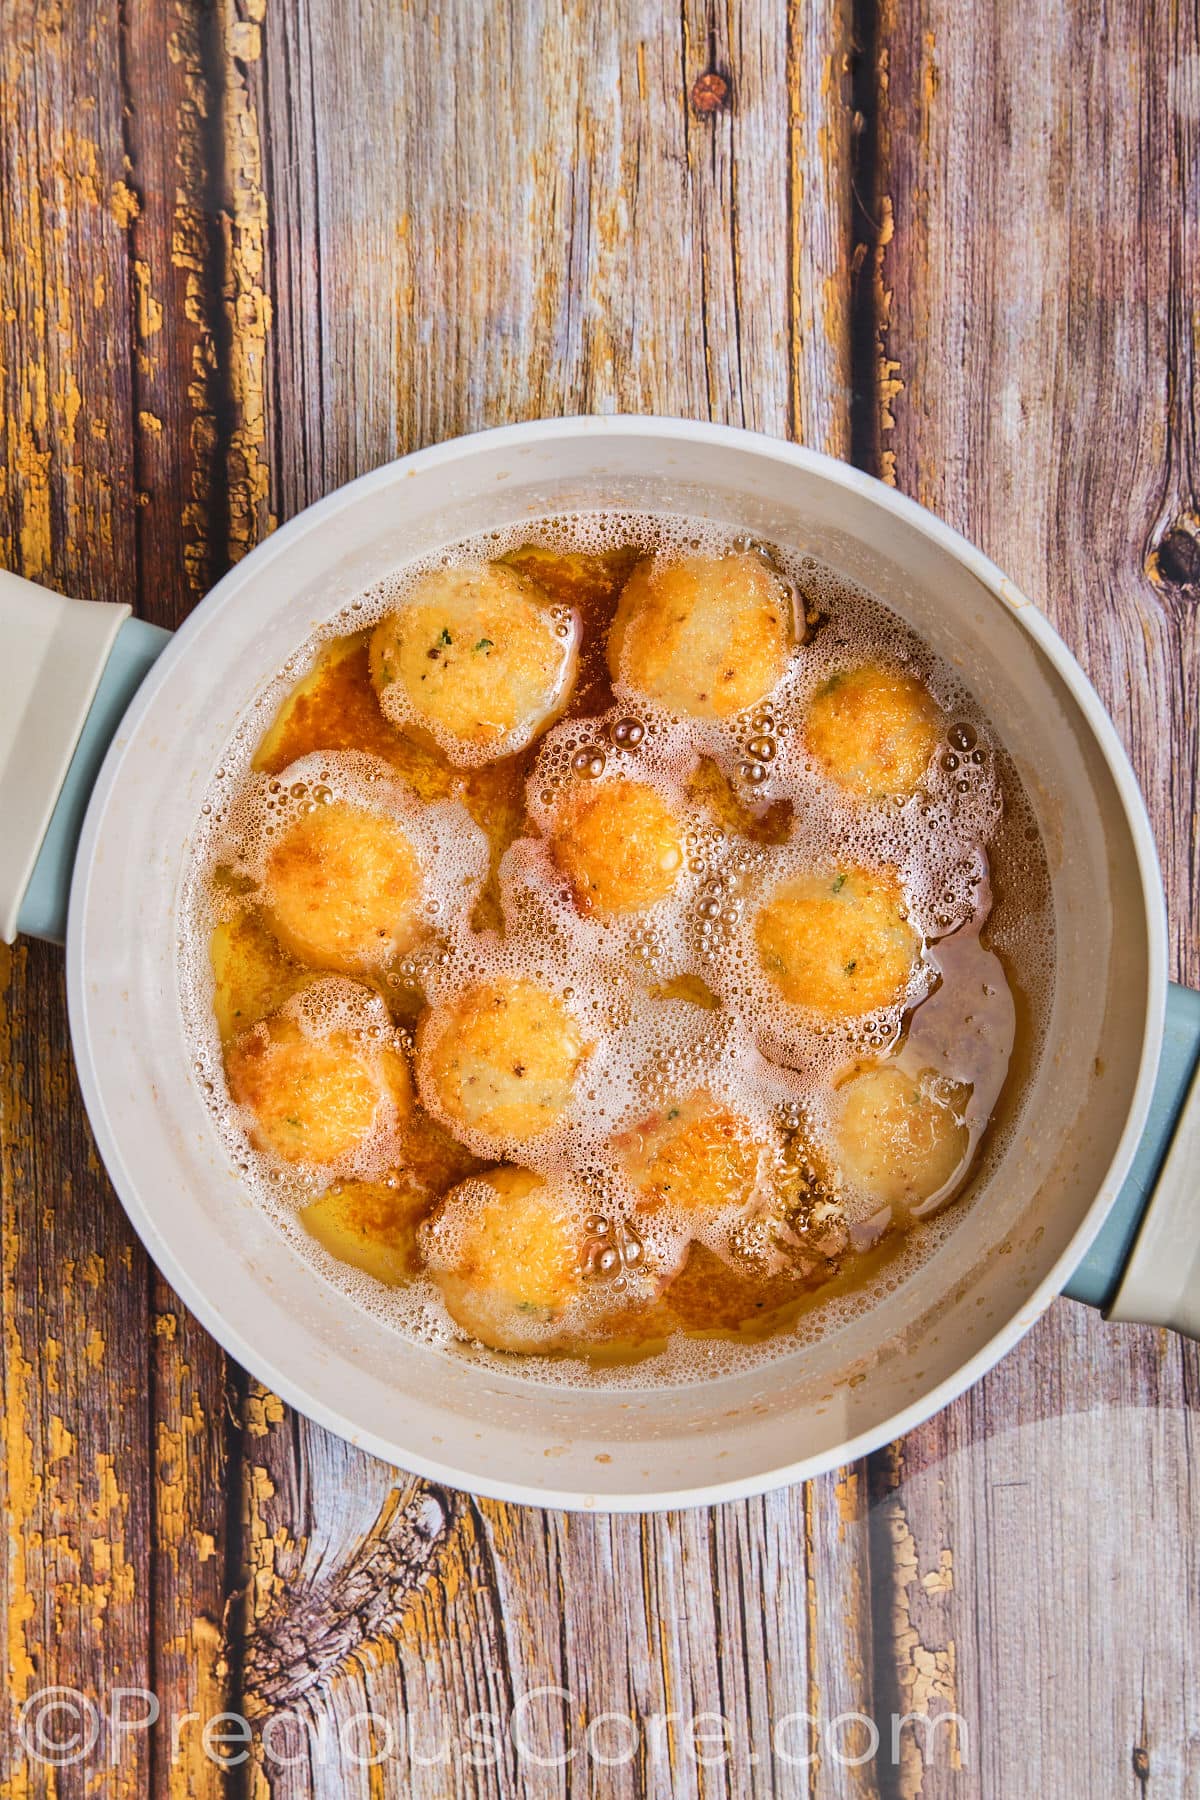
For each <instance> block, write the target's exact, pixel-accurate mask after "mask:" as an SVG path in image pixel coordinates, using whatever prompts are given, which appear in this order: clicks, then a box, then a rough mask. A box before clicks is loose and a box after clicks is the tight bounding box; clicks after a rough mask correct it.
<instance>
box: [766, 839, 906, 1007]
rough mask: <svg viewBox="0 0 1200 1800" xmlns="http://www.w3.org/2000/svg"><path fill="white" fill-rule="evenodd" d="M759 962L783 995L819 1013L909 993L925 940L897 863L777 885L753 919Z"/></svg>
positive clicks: (885, 1002)
mask: <svg viewBox="0 0 1200 1800" xmlns="http://www.w3.org/2000/svg"><path fill="white" fill-rule="evenodd" d="M754 936H755V942H756V944H757V946H758V957H759V962H760V964H761V966H762V968H763V970H764V972H765V973H766V975H767V976H768V977H769V979H770V980H771V981H772V982H773V983H774V985H775V986H776V987H777V988H778V990H779V992H780V993H781V994H782V995H783V998H784V999H785V1000H787V1001H789V1002H790V1003H791V1004H792V1005H793V1006H804V1007H807V1008H809V1010H810V1011H812V1012H814V1013H816V1014H818V1016H819V1017H820V1018H822V1019H845V1018H853V1017H856V1016H858V1015H861V1014H863V1013H869V1012H874V1011H875V1010H876V1009H877V1008H879V1007H886V1006H895V1005H896V1004H897V1003H898V1002H899V1001H900V1000H902V999H903V998H904V994H905V991H906V989H907V987H908V984H909V981H910V980H911V978H912V973H913V969H914V967H915V965H916V961H917V957H918V956H919V954H920V949H921V941H920V939H919V938H918V936H917V934H916V932H915V931H914V930H913V928H912V926H911V925H910V924H909V923H908V920H907V919H906V918H905V916H904V891H903V889H902V888H901V886H900V883H899V880H898V879H897V877H896V874H895V871H894V870H880V871H878V872H874V873H873V872H871V871H870V870H867V869H838V870H836V871H834V872H832V873H830V872H825V873H811V874H807V875H800V876H797V877H796V878H795V879H794V880H791V881H785V882H783V883H782V884H781V885H780V886H779V887H777V888H776V889H775V891H774V893H773V894H771V895H770V897H769V898H768V899H767V901H766V902H765V904H764V905H763V907H762V908H761V910H760V911H759V914H758V918H757V920H756V921H755V926H754Z"/></svg>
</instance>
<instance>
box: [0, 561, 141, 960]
mask: <svg viewBox="0 0 1200 1800" xmlns="http://www.w3.org/2000/svg"><path fill="white" fill-rule="evenodd" d="M9 579H11V578H9ZM0 597H2V596H0ZM47 598H49V596H47ZM54 598H55V600H56V601H57V600H58V596H55V597H54ZM59 604H60V605H61V604H62V602H61V601H60V602H59ZM66 604H67V605H68V606H77V605H78V606H83V607H84V608H85V610H86V612H87V613H90V614H95V613H98V612H100V610H101V609H100V607H98V606H97V605H96V604H95V603H94V602H91V603H88V602H78V601H72V602H67V603H66ZM3 623H4V619H3V613H2V612H0V624H3ZM64 624H65V625H66V626H67V627H68V630H69V629H70V627H71V625H72V624H73V615H70V614H68V615H66V616H65V618H64ZM170 638H171V633H170V632H169V631H164V630H163V629H162V628H161V626H158V625H148V624H147V623H146V621H145V620H144V619H133V618H129V617H126V618H125V619H124V620H123V621H120V622H117V629H116V632H115V635H113V636H112V637H111V638H110V640H109V642H107V643H104V644H102V645H99V646H97V648H96V652H95V654H96V657H97V660H98V659H99V657H101V656H103V658H104V661H103V663H102V665H101V667H100V668H99V669H98V670H97V671H96V673H95V676H94V679H93V686H92V698H91V704H90V705H88V706H87V710H86V713H85V714H84V716H83V718H82V722H81V723H77V724H76V726H75V727H74V729H76V730H77V732H78V735H77V736H76V737H75V740H74V749H73V750H72V749H71V746H70V743H66V744H65V745H63V746H62V749H63V753H64V757H65V756H69V758H70V760H69V761H68V762H67V764H66V769H65V772H59V773H57V774H55V773H53V772H51V771H49V770H47V769H44V768H39V767H37V766H35V765H36V763H37V761H38V760H39V758H38V753H39V751H40V749H41V748H43V747H44V739H43V740H42V741H41V742H39V739H38V733H39V732H40V731H41V730H42V722H41V716H40V714H39V710H38V709H36V708H31V709H30V713H29V722H28V728H27V732H28V735H27V739H26V744H27V747H28V750H29V752H30V753H31V754H30V767H29V768H28V770H27V771H23V770H22V768H21V767H20V763H21V760H22V758H23V757H24V755H25V747H23V745H22V741H21V740H20V739H19V738H18V740H17V742H16V744H15V745H14V747H13V751H12V753H11V757H10V762H9V765H8V770H7V773H8V774H9V776H10V777H11V778H13V779H14V780H15V781H16V782H17V784H18V786H19V785H21V778H22V775H23V774H24V776H25V785H26V786H27V787H28V786H36V784H37V783H38V782H39V780H41V781H44V780H46V779H49V780H50V781H51V782H58V783H59V784H60V785H58V787H57V798H56V799H55V798H53V797H48V798H47V800H46V810H48V811H49V819H48V822H47V824H46V826H45V830H44V833H43V835H42V839H41V845H40V848H38V850H37V854H36V858H35V859H34V861H33V867H32V870H31V872H30V873H29V875H28V879H27V881H26V884H25V890H24V894H23V895H22V896H21V897H20V898H19V900H17V903H16V930H17V931H18V932H23V933H25V934H26V935H27V936H28V937H40V938H48V939H49V940H50V941H51V942H52V943H55V944H61V943H63V942H64V940H65V938H66V931H67V896H68V894H69V893H70V891H71V871H72V869H73V868H74V866H75V851H76V848H77V847H78V844H79V833H80V831H81V829H82V827H83V815H84V813H85V812H86V811H87V803H88V799H89V797H90V795H91V792H92V788H93V786H94V785H95V781H96V776H97V774H98V772H99V769H100V764H101V763H102V762H103V760H104V754H105V752H106V751H107V749H108V746H109V744H110V743H111V742H112V740H113V738H114V737H115V736H116V733H117V729H118V727H119V725H120V723H121V720H122V718H123V717H124V716H125V711H126V709H127V707H128V705H129V702H130V701H131V700H132V699H133V696H134V694H135V693H136V692H137V690H138V688H139V687H140V686H141V684H142V680H143V678H144V677H145V675H146V673H147V671H148V670H149V669H150V667H151V665H152V664H153V663H154V662H155V661H156V659H157V657H158V655H159V653H160V652H161V651H162V650H163V648H164V647H165V646H166V644H168V643H169V642H170ZM4 640H5V633H4V632H3V631H0V655H3V654H4V653H5V649H6V645H5V641H4ZM53 660H54V659H53V658H51V659H50V662H51V664H52V663H53ZM46 674H47V676H48V677H49V678H50V679H53V678H54V669H53V667H52V666H48V667H47V668H46ZM67 728H68V729H71V727H70V725H69V724H68V727H67ZM14 765H15V766H14Z"/></svg>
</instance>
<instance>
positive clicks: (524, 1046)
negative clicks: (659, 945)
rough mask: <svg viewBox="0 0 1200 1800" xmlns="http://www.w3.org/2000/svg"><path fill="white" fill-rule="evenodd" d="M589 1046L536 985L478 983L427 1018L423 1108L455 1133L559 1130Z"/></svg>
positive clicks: (516, 1134) (421, 1061)
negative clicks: (425, 1102) (426, 1106)
mask: <svg viewBox="0 0 1200 1800" xmlns="http://www.w3.org/2000/svg"><path fill="white" fill-rule="evenodd" d="M589 1048H590V1046H588V1045H587V1044H585V1043H584V1040H583V1034H582V1033H581V1031H580V1029H579V1026H578V1025H577V1024H576V1022H575V1020H574V1019H573V1018H572V1017H571V1014H570V1013H569V1012H568V1011H567V1008H566V1007H565V1005H564V1004H563V1002H562V1001H561V1000H560V999H559V998H558V996H557V995H556V994H552V993H550V992H549V991H548V989H546V988H544V987H540V986H539V985H538V984H537V982H534V981H525V980H516V979H513V978H502V979H498V980H493V981H480V982H476V983H475V984H474V985H473V986H471V987H468V988H464V989H463V991H462V992H461V993H459V994H457V995H456V996H455V997H454V998H453V999H452V1000H448V1001H445V1002H443V1003H442V1004H441V1005H439V1006H434V1007H431V1008H430V1009H429V1011H428V1012H426V1013H425V1015H424V1017H423V1018H422V1020H421V1023H420V1025H419V1027H418V1029H417V1052H418V1069H419V1071H420V1078H421V1086H422V1089H423V1091H424V1092H425V1093H426V1095H427V1100H428V1103H429V1104H430V1105H431V1106H433V1107H434V1108H435V1109H436V1110H437V1111H439V1112H440V1113H441V1114H442V1115H443V1116H444V1117H445V1118H446V1119H447V1120H449V1122H450V1124H451V1125H452V1126H453V1127H454V1128H455V1129H465V1130H468V1131H477V1132H482V1133H485V1134H486V1135H487V1136H489V1137H495V1138H516V1139H518V1140H525V1139H528V1138H534V1137H538V1136H540V1134H541V1133H542V1132H544V1131H549V1130H550V1129H551V1127H552V1126H554V1125H556V1124H557V1123H558V1120H559V1119H560V1118H561V1116H562V1114H563V1113H564V1112H565V1111H566V1109H567V1107H568V1106H569V1105H570V1103H571V1097H572V1094H573V1093H574V1088H575V1076H576V1074H577V1072H578V1070H579V1066H580V1064H581V1063H582V1061H583V1059H584V1057H585V1056H586V1055H587V1054H588V1051H589Z"/></svg>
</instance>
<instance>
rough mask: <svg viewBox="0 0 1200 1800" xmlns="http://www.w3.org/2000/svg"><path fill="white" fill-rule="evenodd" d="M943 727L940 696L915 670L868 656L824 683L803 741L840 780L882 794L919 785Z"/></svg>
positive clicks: (868, 796)
mask: <svg viewBox="0 0 1200 1800" xmlns="http://www.w3.org/2000/svg"><path fill="white" fill-rule="evenodd" d="M944 727H945V720H944V719H943V717H942V714H941V712H940V710H939V709H938V706H937V703H936V702H935V700H934V699H933V696H932V695H931V694H930V692H929V690H928V689H927V688H925V687H924V686H922V684H921V683H920V682H919V681H918V680H917V679H916V677H915V676H913V675H906V674H904V673H903V672H902V671H901V670H898V669H888V668H884V667H883V665H882V664H880V663H864V664H863V665H862V667H861V668H857V669H849V670H847V671H846V672H845V673H843V674H838V675H831V676H830V677H829V680H828V681H825V682H823V683H822V684H821V686H820V687H819V688H818V689H817V691H816V693H815V694H814V695H813V698H812V703H811V705H810V706H809V709H808V714H807V716H806V718H805V721H804V741H805V743H806V745H807V747H808V750H809V752H810V754H811V755H812V756H813V757H814V758H815V759H816V761H817V762H818V763H819V764H820V766H821V768H822V769H823V770H824V771H825V773H826V775H828V776H829V777H830V779H831V780H833V781H836V782H837V784H838V786H839V787H842V788H845V789H846V790H847V791H848V792H849V793H851V794H855V795H857V796H858V797H859V798H860V799H863V800H880V799H884V798H887V797H892V796H896V797H899V796H905V797H906V796H907V795H909V794H912V793H914V792H915V791H916V789H917V788H918V787H919V786H920V785H921V782H922V780H923V778H924V776H925V773H926V771H927V769H928V768H929V763H930V760H931V758H932V756H933V754H934V751H935V750H936V749H937V747H938V743H939V742H940V740H941V737H942V733H943V730H944Z"/></svg>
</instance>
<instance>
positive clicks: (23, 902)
mask: <svg viewBox="0 0 1200 1800" xmlns="http://www.w3.org/2000/svg"><path fill="white" fill-rule="evenodd" d="M170 635H171V634H170V632H169V631H163V630H162V629H161V628H160V627H159V626H157V625H148V624H147V623H146V622H145V620H144V619H134V618H131V617H130V610H129V608H128V607H127V606H122V605H117V604H111V603H109V602H105V601H99V600H70V599H67V598H66V596H65V595H63V594H55V593H52V592H51V591H50V590H49V589H48V588H43V587H38V586H37V585H36V583H34V582H32V581H25V580H23V579H22V577H21V576H19V575H11V574H9V573H8V572H7V571H6V570H0V940H2V941H3V942H4V943H6V944H11V943H12V941H13V939H14V938H15V937H16V936H17V934H18V932H25V933H27V934H28V935H29V936H31V937H41V938H49V939H50V940H51V941H52V942H54V943H60V944H61V943H62V942H63V939H64V937H65V934H66V926H67V895H68V893H69V891H70V885H71V870H72V866H73V864H74V861H75V849H76V846H77V844H78V842H79V832H80V827H81V826H82V824H83V815H84V812H85V811H86V809H87V803H88V798H89V796H90V794H91V791H92V785H93V783H94V781H95V778H96V774H97V771H98V770H99V767H100V764H101V762H102V761H103V759H104V753H105V751H106V750H107V749H108V746H109V743H110V742H111V740H112V738H113V736H114V734H115V733H116V730H117V727H118V725H119V724H120V722H121V719H122V718H123V716H124V714H125V709H126V707H127V706H128V705H129V702H130V700H131V699H132V698H133V696H134V694H135V693H136V692H137V689H138V687H139V686H140V684H141V681H142V677H143V676H144V675H145V673H146V671H147V670H148V669H149V667H150V665H151V664H152V663H153V662H154V660H155V659H156V657H157V656H158V654H159V652H160V650H162V648H163V646H164V645H165V644H166V643H167V641H168V639H169V638H170Z"/></svg>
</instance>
